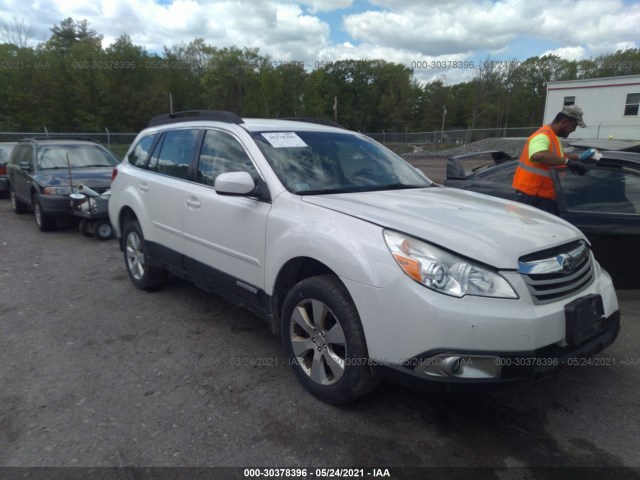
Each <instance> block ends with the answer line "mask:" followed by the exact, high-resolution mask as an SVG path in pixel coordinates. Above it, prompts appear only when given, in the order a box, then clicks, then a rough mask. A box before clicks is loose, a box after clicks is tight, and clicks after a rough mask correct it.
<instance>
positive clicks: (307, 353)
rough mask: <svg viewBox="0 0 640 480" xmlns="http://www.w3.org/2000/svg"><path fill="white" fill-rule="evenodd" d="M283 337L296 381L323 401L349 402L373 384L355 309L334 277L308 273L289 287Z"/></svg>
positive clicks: (375, 382)
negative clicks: (310, 275)
mask: <svg viewBox="0 0 640 480" xmlns="http://www.w3.org/2000/svg"><path fill="white" fill-rule="evenodd" d="M282 341H283V344H284V348H285V351H286V353H287V355H288V357H289V361H290V363H291V366H292V368H293V370H294V372H295V374H296V375H297V377H298V379H299V380H300V381H301V382H302V384H303V385H304V386H305V388H307V390H309V391H310V392H311V393H313V394H314V395H316V396H317V397H318V398H320V399H321V400H323V401H325V402H328V403H332V404H345V403H349V402H352V401H354V400H357V399H359V398H361V397H362V396H364V395H366V394H367V393H368V392H370V391H371V390H372V389H373V388H375V386H376V385H377V383H378V381H377V380H376V379H375V378H374V376H373V374H372V372H371V366H370V362H369V356H368V352H367V346H366V341H365V337H364V331H363V329H362V324H361V322H360V317H359V315H358V312H357V310H356V308H355V305H354V304H353V301H352V300H351V297H350V296H349V294H348V292H347V291H346V289H345V288H344V286H343V285H342V283H341V282H340V281H339V280H338V279H337V278H336V277H335V276H332V275H322V276H317V277H311V278H308V279H305V280H302V281H301V282H299V283H298V284H296V285H295V286H294V287H293V288H292V289H291V290H290V291H289V293H288V294H287V296H286V298H285V301H284V306H283V308H282Z"/></svg>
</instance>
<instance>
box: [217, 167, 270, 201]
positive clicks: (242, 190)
mask: <svg viewBox="0 0 640 480" xmlns="http://www.w3.org/2000/svg"><path fill="white" fill-rule="evenodd" d="M257 183H258V185H256V182H255V181H254V180H253V177H252V176H251V175H250V174H249V173H248V172H226V173H221V174H220V175H218V176H217V177H216V181H215V183H214V185H213V186H214V188H215V189H216V193H218V194H219V195H238V196H245V197H256V198H258V200H264V201H271V196H270V195H269V189H268V188H267V185H266V184H265V183H264V181H263V180H262V179H260V180H258V182H257Z"/></svg>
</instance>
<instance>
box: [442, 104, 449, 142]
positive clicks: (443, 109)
mask: <svg viewBox="0 0 640 480" xmlns="http://www.w3.org/2000/svg"><path fill="white" fill-rule="evenodd" d="M446 116H447V106H446V105H445V106H444V107H442V132H440V143H442V142H444V117H446Z"/></svg>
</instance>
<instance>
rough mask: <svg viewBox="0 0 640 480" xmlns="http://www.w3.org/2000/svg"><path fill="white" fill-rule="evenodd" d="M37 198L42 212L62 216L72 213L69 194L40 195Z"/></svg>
mask: <svg viewBox="0 0 640 480" xmlns="http://www.w3.org/2000/svg"><path fill="white" fill-rule="evenodd" d="M38 198H39V199H40V205H42V212H43V213H45V214H47V215H51V216H53V217H64V216H70V215H71V214H72V211H71V200H70V199H69V195H40V196H39V197H38Z"/></svg>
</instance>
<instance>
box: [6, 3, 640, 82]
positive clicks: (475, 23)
mask: <svg viewBox="0 0 640 480" xmlns="http://www.w3.org/2000/svg"><path fill="white" fill-rule="evenodd" d="M67 17H72V18H73V19H74V20H77V21H80V20H85V19H86V20H87V21H88V22H89V26H90V28H92V29H94V30H95V31H97V33H99V34H101V35H103V37H104V38H103V46H104V47H107V46H108V45H109V44H110V43H112V42H113V41H114V39H115V38H116V37H118V36H119V35H121V34H123V33H126V34H128V35H129V36H130V37H131V39H132V41H133V42H134V43H135V44H136V45H142V46H143V47H145V49H146V50H147V51H148V52H150V53H154V52H156V53H162V51H163V47H164V46H166V47H171V46H174V45H178V44H180V43H189V42H190V41H192V40H194V39H195V38H197V37H201V38H203V39H204V40H205V41H206V42H207V43H209V44H211V45H215V46H217V47H225V46H232V45H235V46H237V47H241V48H242V47H257V48H259V51H260V54H262V55H269V57H270V58H271V59H272V60H273V61H274V62H289V61H292V62H303V63H304V65H305V66H306V67H307V68H308V69H313V68H315V67H317V66H319V65H322V62H335V61H338V60H344V59H383V60H387V61H390V62H395V63H400V64H403V65H406V66H407V67H410V68H413V69H414V75H415V77H416V78H417V79H418V80H419V81H421V82H428V81H432V80H435V79H440V80H442V81H444V82H445V83H446V84H453V83H458V82H461V81H467V80H470V79H471V78H473V75H474V68H475V67H477V65H480V64H481V63H482V62H483V61H485V60H487V59H490V60H493V61H498V62H500V61H524V60H526V59H527V58H530V57H532V56H542V55H545V54H549V53H551V54H556V55H558V56H560V57H562V58H565V59H568V60H582V59H588V58H594V57H596V56H598V55H601V54H606V53H613V52H615V51H617V50H620V49H625V48H639V47H640V0H579V1H578V0H537V1H532V0H499V1H494V0H422V1H420V0H400V1H392V0H268V1H259V0H253V1H251V0H229V1H213V0H93V1H90V2H88V1H87V0H47V1H44V0H0V22H1V23H4V24H5V25H7V24H8V25H14V24H15V22H19V23H23V24H24V25H26V26H28V27H30V28H31V29H32V30H33V39H32V43H33V44H34V45H35V44H37V43H39V42H42V41H45V40H47V39H48V38H49V36H50V35H51V32H50V28H51V27H52V26H53V25H56V24H59V23H60V21H61V20H63V19H65V18H67ZM472 65H473V67H472ZM443 66H445V67H447V68H439V67H443Z"/></svg>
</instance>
